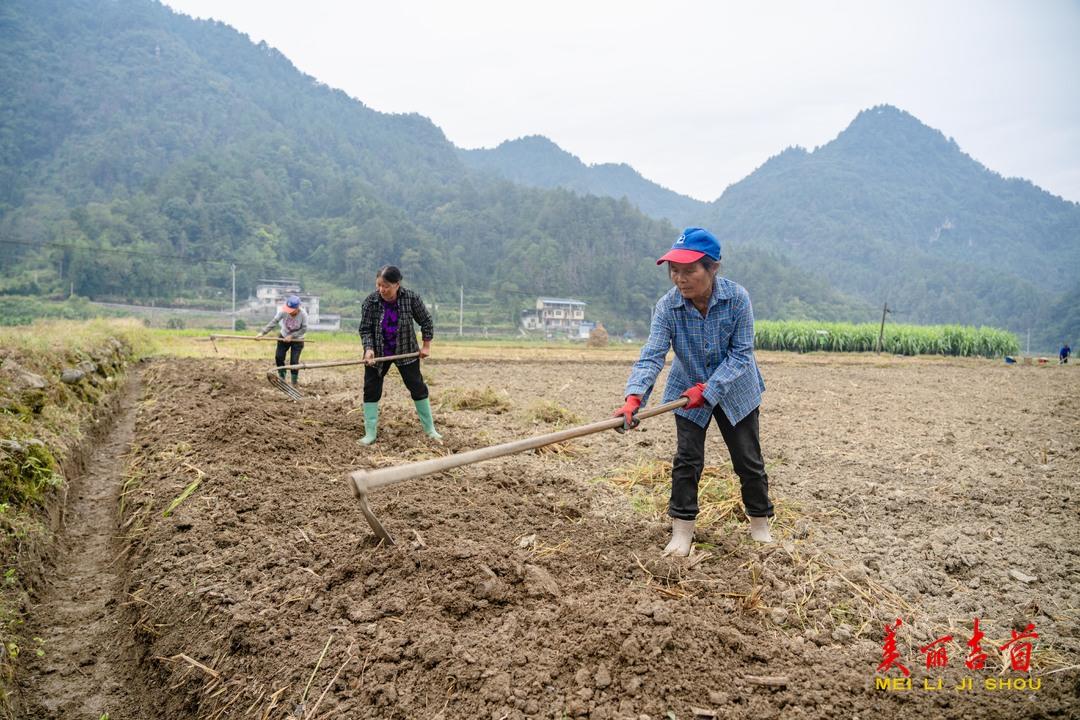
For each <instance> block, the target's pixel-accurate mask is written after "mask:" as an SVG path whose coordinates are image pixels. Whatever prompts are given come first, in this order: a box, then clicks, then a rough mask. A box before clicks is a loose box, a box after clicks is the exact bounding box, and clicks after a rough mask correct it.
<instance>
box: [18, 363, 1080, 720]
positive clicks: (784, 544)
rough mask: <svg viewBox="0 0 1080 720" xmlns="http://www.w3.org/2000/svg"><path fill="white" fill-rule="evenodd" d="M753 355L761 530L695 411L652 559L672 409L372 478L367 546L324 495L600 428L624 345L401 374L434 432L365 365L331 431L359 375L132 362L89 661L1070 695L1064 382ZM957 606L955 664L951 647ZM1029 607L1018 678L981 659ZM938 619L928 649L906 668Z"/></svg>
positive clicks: (997, 707)
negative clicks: (669, 548)
mask: <svg viewBox="0 0 1080 720" xmlns="http://www.w3.org/2000/svg"><path fill="white" fill-rule="evenodd" d="M759 360H760V362H761V365H762V372H763V374H764V376H765V380H766V384H767V385H768V390H767V392H766V395H765V401H764V404H763V406H762V415H761V431H762V446H763V450H764V454H765V459H766V462H767V467H768V471H769V474H770V481H771V482H770V493H771V496H772V499H773V501H774V503H775V504H776V506H777V517H776V518H775V520H774V524H773V535H774V537H775V538H776V542H774V543H773V544H771V545H767V546H763V545H759V544H756V543H753V542H751V540H750V538H749V533H748V524H747V522H746V520H745V518H744V517H742V515H741V513H740V511H739V510H738V503H737V502H735V501H736V499H737V490H734V488H736V487H737V481H736V480H735V479H734V478H733V476H732V474H731V471H730V461H729V458H728V455H727V451H726V449H725V447H724V444H723V441H722V439H721V437H720V433H719V431H718V430H717V429H716V428H715V427H714V428H712V430H711V431H710V434H709V439H708V442H707V463H708V464H709V466H710V470H709V477H710V478H711V479H710V488H709V490H708V492H707V493H706V492H704V491H703V500H704V499H706V497H707V498H708V503H705V504H703V516H702V518H701V520H702V522H701V525H702V527H701V529H700V530H699V532H698V533H697V536H696V540H697V543H698V544H697V546H696V548H695V553H694V554H693V555H692V556H691V558H689V559H666V558H661V557H660V549H661V548H662V547H663V545H664V543H665V542H666V540H667V537H668V533H669V529H668V521H667V520H666V518H665V517H664V516H663V513H662V509H663V506H664V502H665V500H666V488H665V487H664V482H665V481H666V473H667V469H666V466H665V463H667V462H670V459H671V456H672V454H673V452H674V445H675V430H674V421H673V419H672V418H671V417H670V416H668V417H661V418H656V419H652V420H647V421H645V422H643V423H642V427H641V428H640V429H639V430H637V431H635V432H632V433H627V434H625V435H620V434H617V433H614V432H605V433H602V434H598V435H593V436H589V437H587V438H582V439H579V440H574V441H570V442H568V443H565V444H563V445H560V446H557V447H553V448H549V449H548V450H547V451H541V452H530V453H525V454H521V455H515V456H511V457H507V458H502V459H498V460H493V461H489V462H485V463H482V464H479V465H473V466H468V467H465V468H461V469H457V470H453V471H450V472H447V473H443V474H439V475H434V476H429V477H424V478H420V479H416V480H412V481H409V482H406V483H403V484H399V485H395V486H392V487H387V488H383V489H380V490H377V491H374V492H373V493H372V495H371V505H372V509H373V511H374V512H375V513H376V514H377V515H378V517H379V518H380V519H381V520H382V522H383V524H384V525H385V526H386V527H387V529H388V530H389V531H390V532H391V533H392V534H393V535H394V536H395V539H396V540H397V544H396V545H394V546H388V545H386V544H381V543H379V542H378V541H377V540H376V538H375V537H374V536H373V535H372V533H371V531H370V529H369V527H368V525H367V523H366V522H365V521H364V518H363V516H362V515H361V513H360V509H359V506H358V503H357V501H356V500H355V499H354V498H353V495H352V491H351V489H350V487H349V485H348V483H347V482H346V475H347V473H348V472H349V471H350V470H354V469H359V468H376V467H387V466H392V465H398V464H401V463H407V462H412V461H416V460H422V459H427V458H432V457H437V456H441V455H447V454H450V453H457V452H462V451H465V450H469V449H473V448H478V447H484V446H487V445H491V444H494V443H500V442H506V441H510V440H515V439H519V438H522V437H527V436H530V435H534V434H540V433H545V432H550V431H553V430H556V429H558V428H560V427H566V426H567V425H573V424H576V423H578V422H587V421H591V420H596V419H600V418H603V417H606V416H607V415H609V414H610V413H611V412H612V411H613V409H614V408H615V407H616V406H618V405H619V404H621V397H622V386H623V383H624V382H625V379H626V375H627V372H628V369H629V367H628V365H627V364H626V363H624V362H551V361H548V362H529V361H522V360H513V361H511V360H506V359H500V358H499V357H498V351H497V350H493V351H492V359H491V360H490V361H489V362H479V361H476V362H474V361H465V362H447V361H442V362H440V361H438V360H437V359H433V360H431V361H427V362H425V365H424V372H425V376H426V377H427V378H428V380H429V383H430V386H431V395H432V401H433V406H434V407H435V418H436V424H437V426H438V428H439V430H440V432H442V434H443V436H444V440H443V441H442V442H436V441H432V440H429V439H428V438H426V437H425V436H424V434H423V433H422V432H421V429H420V425H419V423H418V421H417V419H416V415H415V412H414V410H413V408H412V403H411V401H410V400H409V397H408V394H407V392H406V390H405V388H404V386H403V384H402V383H401V382H400V379H399V377H398V375H397V372H396V371H393V370H392V371H391V372H390V374H389V375H388V377H387V380H386V383H385V394H384V400H383V402H382V405H381V408H382V414H381V417H380V425H379V439H378V441H377V442H376V443H375V444H374V445H372V446H362V445H359V444H358V443H357V439H358V438H359V437H360V436H361V435H362V434H363V420H362V418H363V414H362V412H361V409H360V408H361V399H360V392H361V385H362V380H361V378H362V373H361V372H360V371H358V370H356V369H347V370H342V371H322V372H316V371H310V372H305V373H302V374H301V384H302V389H303V390H304V392H305V393H307V394H308V397H307V398H306V399H304V400H303V401H301V402H292V401H290V400H288V399H287V398H286V397H285V395H283V394H282V393H280V392H279V391H278V390H275V389H274V388H273V387H271V386H270V384H268V383H267V382H266V380H265V378H264V376H263V372H264V369H265V365H266V364H265V363H257V362H252V361H237V360H223V359H218V360H207V359H196V358H191V359H161V360H157V361H154V362H153V363H151V364H150V365H149V367H147V368H146V369H145V370H144V371H143V372H142V378H141V388H142V390H141V393H140V395H139V397H138V402H135V403H133V405H132V410H131V412H130V413H129V415H128V417H129V418H130V422H131V423H132V429H131V435H130V450H129V451H128V452H127V453H126V454H125V456H124V461H123V462H122V463H120V464H118V465H117V466H114V467H113V468H112V471H111V475H110V480H109V482H108V483H106V485H107V487H108V488H109V490H108V493H107V495H108V497H109V498H110V502H111V503H114V504H113V507H121V506H122V507H121V509H120V515H119V518H118V519H117V518H112V519H106V518H103V517H98V518H97V519H96V520H95V521H94V522H96V523H98V525H99V527H105V528H107V529H108V533H109V536H110V537H115V538H116V539H115V541H113V544H112V545H110V546H109V547H111V548H114V549H115V555H113V557H111V558H110V561H111V562H112V563H115V565H112V566H110V567H112V568H113V569H112V570H109V569H104V568H100V567H98V566H97V565H93V564H90V565H88V568H89V569H90V570H92V574H93V579H91V578H84V579H83V580H81V581H80V582H83V583H85V584H87V585H91V584H95V583H96V584H100V585H102V586H103V587H104V586H107V587H109V588H112V590H110V592H112V593H113V596H112V598H111V599H109V600H107V601H106V602H107V603H110V605H109V607H110V608H111V607H115V609H116V613H117V614H116V615H115V616H110V617H116V618H119V619H118V620H116V625H115V634H114V635H113V636H112V638H111V641H110V642H111V643H112V645H117V644H119V645H120V646H123V647H122V649H121V650H116V651H108V652H101V653H99V654H98V656H97V662H98V663H100V662H102V661H104V660H108V662H110V663H112V666H111V667H112V669H111V671H110V672H111V673H112V675H111V677H112V678H123V679H125V682H128V683H129V684H130V686H131V690H130V692H131V693H135V694H136V697H135V702H136V704H139V703H141V705H142V707H143V708H144V709H146V710H152V714H153V716H157V717H171V718H185V717H202V718H241V717H256V718H264V719H265V718H313V717H319V718H324V717H325V718H329V717H341V718H403V719H404V718H443V719H449V718H491V719H492V720H509V719H511V718H518V719H521V718H533V717H536V718H564V717H589V718H634V719H637V720H641V719H642V718H646V717H647V718H651V719H654V720H659V719H660V718H667V717H674V718H694V717H695V716H700V717H722V718H723V717H732V718H734V717H754V718H779V717H784V718H789V717H796V718H834V717H843V718H852V717H858V718H868V717H875V716H878V717H942V718H968V717H986V718H997V717H1002V718H1004V717H1009V718H1017V717H1060V718H1064V717H1075V716H1077V714H1080V700H1078V696H1080V684H1078V678H1080V675H1078V672H1077V664H1078V663H1080V659H1078V658H1080V609H1078V606H1080V601H1078V596H1077V593H1076V588H1077V587H1080V557H1078V556H1077V553H1076V548H1077V547H1080V518H1078V514H1077V501H1078V498H1080V400H1078V398H1080V371H1077V369H1076V368H1075V367H1057V366H1051V367H1034V366H1032V367H1024V366H1020V367H1017V366H1005V365H1004V364H999V363H996V362H991V361H975V360H972V361H946V360H941V359H921V358H915V359H912V358H891V357H883V358H877V357H873V356H856V357H839V356H793V355H780V354H761V355H760V356H759ZM560 418H561V419H560ZM122 437H123V436H122ZM125 442H126V441H125ZM110 453H111V454H112V455H114V456H117V455H119V454H120V451H119V449H113V450H111V451H110ZM121 498H122V503H121V502H120V500H121ZM87 501H88V499H87V498H85V497H84V498H82V499H81V500H78V501H76V500H74V499H73V502H87ZM87 542H88V543H89V542H90V541H87ZM101 556H102V555H101V553H97V552H93V553H90V557H89V558H88V559H87V563H94V562H96V560H94V559H93V558H95V557H101ZM73 557H74V562H75V563H76V565H77V564H78V557H77V556H73ZM71 572H72V573H76V572H79V571H76V570H73V571H71ZM110 572H113V573H115V577H114V576H113V575H109V574H108V573H110ZM73 576H76V575H73ZM76 577H82V576H76ZM64 592H65V593H68V594H71V595H72V597H74V598H75V599H76V601H77V600H78V599H79V597H81V595H80V594H79V593H78V592H76V591H75V590H72V589H69V590H65V591H64ZM92 594H93V593H92ZM95 602H97V601H96V600H95ZM41 612H42V615H41V619H42V620H43V622H44V624H49V622H50V620H49V618H55V617H58V615H59V614H62V613H67V612H68V610H67V609H65V608H59V607H58V608H56V609H54V610H48V609H45V606H43V609H42V611H41ZM898 618H899V619H901V620H902V624H901V625H900V626H899V628H898V630H897V652H898V653H899V656H898V658H899V662H901V663H903V665H905V666H906V668H907V669H909V670H910V673H911V677H910V679H911V689H902V688H903V685H898V686H896V687H892V688H890V689H880V688H879V687H878V682H877V681H878V680H879V679H880V678H884V677H887V678H901V677H903V675H902V672H901V671H900V670H899V669H898V668H896V667H893V668H891V669H888V670H887V671H885V672H881V673H878V672H876V669H877V668H878V665H879V663H881V662H882V660H883V641H884V628H885V626H886V625H887V624H894V623H895V622H896V620H897V619H898ZM975 618H978V619H979V622H980V630H981V631H982V632H983V633H985V637H984V638H983V639H982V642H981V647H982V649H983V651H984V652H985V653H986V654H987V658H986V664H985V668H983V669H981V670H969V669H968V668H966V667H965V665H964V660H965V658H966V657H967V654H968V652H969V647H968V646H967V644H966V643H967V642H968V640H969V639H970V638H971V636H972V623H973V620H974V619H975ZM1029 623H1033V624H1034V626H1035V628H1034V631H1035V632H1037V633H1038V639H1037V640H1036V641H1035V644H1034V652H1033V655H1032V659H1031V671H1030V672H1026V673H1023V672H1016V671H1014V670H1013V669H1011V668H1010V667H1009V657H1008V652H1007V651H1001V650H999V649H998V648H999V647H1000V646H1001V645H1003V644H1005V643H1006V642H1008V641H1009V639H1010V638H1011V637H1012V632H1013V631H1014V630H1021V631H1022V630H1024V629H1025V628H1026V626H1027V625H1028V624H1029ZM89 625H90V627H89V628H88V630H89V631H90V632H95V631H97V630H100V626H97V627H96V628H95V626H94V625H93V623H90V624H89ZM944 636H951V637H952V639H951V640H947V641H944V643H943V645H942V646H943V647H944V648H945V649H946V650H947V655H948V658H947V667H945V668H943V669H941V668H934V669H927V667H926V656H927V655H928V654H929V652H926V653H924V652H921V651H920V648H922V647H924V646H926V645H928V644H929V643H931V642H933V641H934V640H936V639H938V638H941V637H944ZM96 646H97V647H110V646H111V645H110V644H109V643H106V642H105V641H104V640H99V641H97V643H96ZM55 647H61V646H60V645H58V644H57V645H55ZM68 647H70V648H71V649H70V650H59V651H57V655H58V656H57V657H52V658H49V657H48V654H47V656H46V658H45V660H44V661H43V663H42V665H41V673H42V674H43V676H42V677H39V678H36V679H35V678H32V679H31V681H30V683H29V687H31V688H34V687H42V685H41V684H40V683H46V685H47V684H48V683H49V682H50V681H49V680H47V679H46V676H45V674H51V675H54V676H55V675H56V673H63V672H64V670H63V669H62V668H63V667H65V666H67V667H73V666H78V667H80V668H83V670H86V666H85V665H83V664H82V663H83V660H84V659H85V658H87V657H92V656H94V653H93V651H91V650H88V649H86V648H81V647H79V646H76V645H70V646H68ZM46 648H47V653H48V652H49V649H50V645H49V644H47V645H46ZM65 653H70V655H65ZM90 667H91V669H90V670H89V671H86V672H67V674H66V675H59V676H57V677H64V678H65V679H66V682H69V683H70V685H69V686H68V687H69V688H70V690H69V692H70V693H72V694H73V695H75V694H78V695H79V697H82V696H83V695H84V694H85V691H84V690H83V689H80V684H83V685H88V684H97V685H101V684H102V682H103V681H102V679H101V677H99V674H98V672H97V670H94V669H93V668H95V667H96V665H91V666H90ZM50 668H52V669H51V670H50ZM939 678H940V679H941V680H942V689H941V690H934V689H924V681H925V684H926V686H928V687H930V688H934V687H937V683H938V679H939ZM965 679H970V680H972V681H973V687H972V689H970V690H963V689H961V690H954V689H953V688H954V687H955V686H957V685H961V686H962V684H963V682H964V681H965ZM1005 680H1010V681H1011V682H1010V686H1009V687H1007V688H1005V689H990V688H988V687H987V684H988V682H992V683H993V684H994V686H995V688H996V684H997V683H998V681H1002V682H1003V681H1005ZM1021 681H1022V682H1021ZM1035 686H1037V689H1036V687H1035ZM129 701H130V697H127V698H125V699H124V700H123V701H122V702H123V703H127V702H129ZM118 702H119V701H118ZM86 707H90V706H89V705H88V706H86ZM99 707H100V708H101V711H102V712H110V718H122V717H130V716H131V715H129V714H124V713H125V712H126V710H124V708H125V707H127V706H126V705H123V704H121V705H120V706H119V708H118V709H117V710H110V708H109V707H107V706H105V705H93V708H94V709H95V712H97V708H99ZM55 712H56V715H55V716H56V717H69V716H70V717H74V715H64V714H62V713H61V712H59V711H55ZM46 716H48V715H46Z"/></svg>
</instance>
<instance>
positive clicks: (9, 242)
mask: <svg viewBox="0 0 1080 720" xmlns="http://www.w3.org/2000/svg"><path fill="white" fill-rule="evenodd" d="M0 243H3V244H6V245H22V246H23V247H33V248H41V247H55V248H65V249H67V250H83V251H92V252H99V253H114V254H117V255H136V256H141V257H151V258H163V259H167V260H182V261H184V262H189V263H195V264H198V265H206V264H211V263H212V264H220V265H234V264H235V265H241V266H243V265H244V263H237V262H236V261H235V260H214V259H202V260H200V259H199V258H193V257H189V256H185V255H170V254H168V253H155V252H147V251H145V250H123V249H121V248H105V247H88V246H86V245H74V244H72V243H61V242H27V241H25V240H11V239H8V238H0ZM249 267H250V266H249Z"/></svg>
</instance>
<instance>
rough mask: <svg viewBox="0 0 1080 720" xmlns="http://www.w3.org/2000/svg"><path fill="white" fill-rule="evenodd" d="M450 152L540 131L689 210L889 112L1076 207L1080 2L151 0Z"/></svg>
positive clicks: (1079, 136) (1079, 186) (1079, 166)
mask: <svg viewBox="0 0 1080 720" xmlns="http://www.w3.org/2000/svg"><path fill="white" fill-rule="evenodd" d="M165 1H166V4H167V5H169V6H170V7H172V8H173V9H175V10H178V11H180V12H184V13H186V14H189V15H194V16H196V17H213V18H215V19H218V20H221V21H223V22H225V23H228V24H229V25H232V26H233V27H235V28H237V29H238V30H240V31H241V32H244V33H247V34H248V35H249V36H250V37H251V38H252V39H253V40H255V41H256V42H257V41H259V40H265V41H266V42H267V43H269V44H270V45H273V46H274V47H276V48H278V49H279V50H281V51H282V52H283V53H284V54H285V55H286V56H288V57H289V58H290V59H291V60H292V61H293V63H294V64H295V65H296V66H297V67H298V68H299V69H300V70H302V71H303V72H306V73H308V74H310V75H313V76H314V77H316V78H317V79H319V80H321V81H323V82H325V83H327V84H328V85H331V86H333V87H337V88H341V89H343V90H344V91H346V92H347V93H349V94H350V95H352V96H353V97H355V98H357V99H359V100H361V101H363V102H364V103H365V104H366V105H368V106H370V107H372V108H374V109H376V110H381V111H384V112H417V113H420V114H422V115H425V116H427V117H429V118H431V120H432V121H433V122H434V123H435V124H436V125H438V126H439V127H440V128H442V130H443V132H445V133H446V136H447V137H448V138H449V139H450V141H452V142H453V143H455V144H456V145H458V146H459V147H465V148H474V147H494V146H495V145H497V144H499V143H500V142H502V141H503V140H508V139H513V138H517V137H521V136H523V135H535V134H539V135H546V136H547V137H549V138H551V139H552V140H553V141H555V142H556V143H558V144H559V145H560V146H561V147H562V148H564V149H565V150H567V151H569V152H571V153H573V154H575V155H577V156H578V157H579V158H581V159H582V160H583V161H584V162H586V163H602V162H625V163H628V164H630V165H632V166H633V167H634V168H635V169H636V170H638V171H639V172H640V173H642V174H643V175H644V176H645V177H647V178H649V179H650V180H653V181H655V182H658V183H660V184H661V185H664V186H666V187H669V188H671V189H673V190H676V191H678V192H680V193H683V194H686V195H691V196H693V197H696V198H698V199H701V200H713V199H715V198H717V197H718V196H719V195H720V194H721V193H722V192H723V191H724V188H726V187H727V186H728V185H730V184H731V183H733V182H736V181H738V180H740V179H741V178H743V177H745V176H746V175H747V174H748V173H750V172H752V171H753V170H754V169H755V168H756V167H757V166H759V165H761V163H763V162H764V161H765V160H766V159H768V158H769V157H770V156H772V155H775V154H776V153H778V152H779V151H781V150H782V149H784V148H785V147H787V146H789V145H802V146H804V147H807V148H809V149H813V148H814V147H815V146H818V145H822V144H824V143H826V142H828V141H829V140H831V139H833V138H834V137H836V135H837V134H838V133H839V132H840V131H841V130H843V129H844V128H845V127H846V126H847V124H848V123H849V122H851V120H852V118H854V116H855V114H856V113H857V112H858V111H859V110H861V109H864V108H867V107H870V106H873V105H877V104H881V103H889V104H892V105H896V106H898V107H900V108H902V109H904V110H907V111H908V112H910V113H912V114H913V115H915V116H916V117H917V118H919V119H920V120H922V121H923V122H924V123H926V124H927V125H930V126H931V127H934V128H937V129H938V130H941V131H942V132H943V133H945V135H947V136H951V137H953V138H955V139H956V141H957V142H958V143H959V144H960V147H961V148H962V149H963V150H964V151H966V152H967V153H968V154H970V155H971V156H973V157H974V158H975V159H976V160H979V161H980V162H982V163H983V164H984V165H986V166H988V167H989V168H991V169H993V170H996V171H997V172H1000V173H1001V174H1003V175H1006V176H1020V177H1025V178H1028V179H1030V180H1032V181H1033V182H1035V183H1036V184H1037V185H1039V186H1041V187H1043V188H1044V189H1046V190H1049V191H1050V192H1052V193H1054V194H1056V195H1061V196H1063V197H1065V198H1066V199H1069V200H1073V201H1080V90H1078V88H1080V81H1078V79H1077V76H1078V74H1080V0H981V1H977V2H975V1H973V2H966V1H964V2H959V1H948V2H946V1H944V0H933V1H930V2H927V1H925V0H895V1H894V2H880V1H878V0H849V1H847V2H822V1H821V0H813V1H809V0H803V1H801V2H797V1H774V0H764V1H763V0H752V1H751V0H746V2H742V3H733V2H716V1H714V2H704V1H701V2H679V1H678V0H669V1H668V2H663V3H661V2H638V1H636V0H619V1H613V0H574V1H570V0H544V1H543V2H526V1H524V0H519V1H514V0H490V1H487V0H485V1H476V2H474V1H473V0H459V1H458V2H446V0H442V1H436V0H423V1H411V0H398V1H397V2H390V1H389V0H378V1H377V2H344V1H339V2H331V1H330V0H306V1H305V2H297V1H294V0H165Z"/></svg>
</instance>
